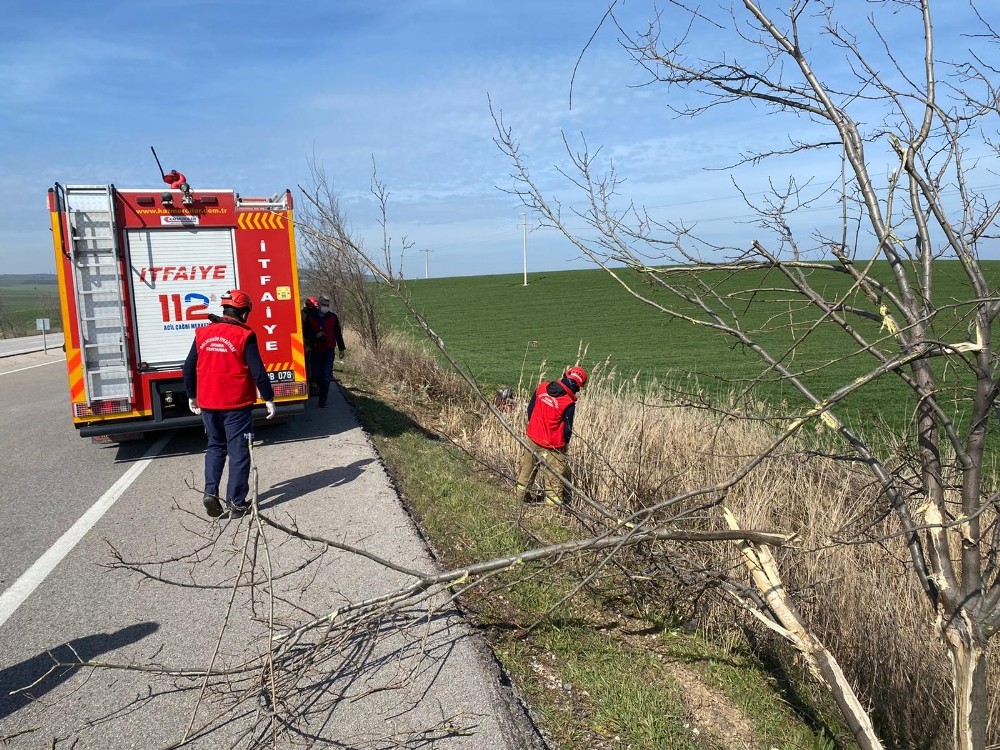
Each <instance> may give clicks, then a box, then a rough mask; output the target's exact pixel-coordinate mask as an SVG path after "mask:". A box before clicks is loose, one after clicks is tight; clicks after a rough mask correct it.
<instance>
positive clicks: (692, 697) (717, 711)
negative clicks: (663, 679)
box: [669, 662, 766, 750]
mask: <svg viewBox="0 0 1000 750" xmlns="http://www.w3.org/2000/svg"><path fill="white" fill-rule="evenodd" d="M669 668H670V673H671V675H673V677H674V679H675V680H677V684H678V685H680V687H681V694H682V696H683V700H684V706H685V708H686V709H687V714H688V718H689V721H690V723H691V732H692V734H694V735H695V736H696V737H697V738H698V740H699V741H700V742H702V743H705V744H707V745H717V746H718V747H724V748H728V749H729V750H766V749H761V748H759V746H758V745H756V744H755V743H754V741H753V735H754V732H753V725H752V724H751V723H750V720H749V719H748V718H747V716H746V714H744V713H743V711H742V709H740V708H739V706H737V705H735V704H734V703H733V702H732V701H730V700H729V699H728V698H726V697H725V696H724V695H722V694H720V693H718V692H716V691H714V690H712V689H711V688H710V687H708V686H707V685H705V683H704V682H702V680H701V678H700V677H699V676H698V674H697V673H696V672H695V671H694V670H692V669H690V668H689V667H687V666H685V665H683V664H679V663H676V662H675V663H673V664H670V665H669Z"/></svg>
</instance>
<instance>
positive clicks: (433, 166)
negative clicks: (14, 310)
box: [0, 0, 1000, 277]
mask: <svg viewBox="0 0 1000 750" xmlns="http://www.w3.org/2000/svg"><path fill="white" fill-rule="evenodd" d="M855 2H856V3H858V4H860V0H855ZM941 5H946V6H947V5H950V6H954V7H955V8H959V7H961V8H966V7H967V6H966V3H965V2H964V0H951V1H950V2H948V3H942V4H941ZM605 8H606V4H605V3H602V2H591V1H590V0H551V1H544V0H504V2H485V1H484V2H473V1H472V0H464V1H462V0H410V1H408V2H403V1H402V0H386V1H385V2H377V1H376V0H339V1H337V2H334V1H333V0H327V1H326V2H321V1H320V0H285V2H280V3H274V2H259V1H258V0H239V1H238V2H237V1H236V0H197V1H194V0H171V1H170V2H166V3H149V2H134V0H130V1H129V2H119V1H118V0H101V1H100V2H96V1H95V2H87V3H83V2H64V1H63V0H54V1H53V2H47V3H16V4H13V5H12V7H11V8H7V9H6V10H5V18H4V24H3V26H2V28H0V112H3V114H4V138H3V139H0V184H2V185H3V186H4V188H5V189H6V190H5V193H6V195H5V199H4V201H3V202H2V203H0V272H6V273H31V272H44V271H51V270H52V268H53V263H52V259H51V256H52V250H51V244H50V239H49V231H48V217H47V214H46V211H45V192H46V190H47V189H48V188H49V187H50V186H51V185H52V184H53V183H54V182H61V183H63V184H78V183H87V184H102V183H114V184H116V185H118V186H120V187H144V186H150V185H152V186H155V185H157V184H159V172H158V171H157V168H156V164H155V162H154V160H153V157H152V155H151V153H150V150H149V147H150V146H155V147H156V149H157V153H158V154H159V156H160V160H161V162H162V163H163V166H164V168H165V169H168V170H169V169H172V168H176V169H178V170H180V171H182V172H184V173H185V174H186V175H187V177H188V180H189V182H190V183H191V184H192V185H193V186H194V187H212V188H233V189H235V190H237V191H238V192H241V193H243V194H247V195H252V194H270V193H273V192H275V191H279V190H282V189H284V188H286V187H290V188H293V189H294V188H295V187H296V185H298V184H305V182H306V181H307V179H308V163H309V161H310V159H312V158H315V159H316V161H317V162H319V163H321V164H322V165H323V167H324V168H325V170H326V172H327V174H328V175H329V176H330V177H331V178H332V179H333V182H334V185H335V188H336V190H337V191H338V192H339V194H340V195H341V200H342V207H343V208H344V209H345V211H346V214H347V216H348V218H349V220H350V222H351V224H352V226H353V228H354V230H355V232H356V233H357V234H358V235H359V236H360V237H362V238H363V239H364V240H365V241H366V243H367V244H368V245H369V246H370V247H376V246H377V245H378V244H379V242H380V229H379V228H378V225H377V223H376V218H377V212H376V205H375V202H374V200H373V198H372V197H371V195H370V193H369V184H370V179H371V170H372V159H373V158H374V160H375V162H376V163H377V165H378V171H379V176H380V178H381V179H382V180H383V181H384V182H385V183H386V185H387V187H388V190H389V193H390V203H389V231H390V234H391V235H392V237H393V239H394V241H395V242H397V243H398V242H399V241H400V240H401V239H402V238H403V237H404V236H405V237H406V238H407V240H408V241H410V242H412V243H413V249H412V250H411V251H410V252H409V253H408V254H407V255H406V256H405V257H404V260H403V270H404V273H405V274H406V275H407V276H408V277H413V276H423V273H424V260H425V256H424V254H423V253H421V252H420V251H421V250H422V249H429V250H431V251H432V252H431V253H430V255H429V258H427V260H428V267H429V270H430V275H431V276H463V275H473V274H492V273H520V272H521V270H522V232H521V229H520V228H519V226H518V222H519V218H520V214H521V212H522V211H523V209H522V208H521V207H520V205H519V204H518V203H517V201H516V199H514V198H512V197H511V196H509V195H505V194H504V193H503V192H501V191H500V190H498V186H499V187H503V186H508V185H509V184H510V180H509V173H510V165H509V164H508V163H507V162H506V161H505V159H504V157H503V155H502V154H501V153H500V151H499V150H498V148H497V147H496V145H495V144H494V143H493V137H494V135H495V130H494V125H493V121H492V118H491V115H490V112H489V105H488V101H487V97H490V98H491V99H492V101H493V103H494V107H495V108H496V109H498V110H500V111H502V113H503V116H504V120H505V122H506V123H507V124H509V125H510V126H511V127H512V128H513V129H514V132H515V134H516V136H517V138H518V140H519V141H520V143H521V145H522V147H523V149H524V151H525V153H526V154H527V156H528V158H529V160H530V163H531V167H532V170H533V172H534V174H535V175H536V177H537V178H538V179H539V181H540V182H541V183H542V184H543V185H544V186H545V187H546V189H547V190H548V191H550V192H551V194H553V195H556V196H558V197H559V198H560V199H562V200H564V201H566V202H567V203H571V202H572V200H573V195H572V194H571V193H570V192H569V190H568V188H567V187H566V185H565V183H564V182H563V181H561V180H559V179H558V175H557V174H556V172H555V169H554V167H555V166H556V165H562V166H566V164H567V158H566V154H565V152H564V150H563V147H562V140H561V133H562V132H563V131H565V132H566V133H567V135H568V136H570V137H571V138H576V137H577V136H578V135H579V134H580V133H581V132H582V133H584V134H585V135H586V137H587V140H588V142H589V143H590V144H591V146H592V147H596V146H601V147H602V148H603V153H604V154H605V155H606V156H608V157H611V158H613V159H614V163H615V167H616V169H617V171H618V172H619V173H620V174H621V175H622V176H625V177H626V178H627V179H628V182H627V183H626V187H625V189H626V191H627V192H628V194H629V197H633V198H635V200H636V201H637V202H639V203H642V204H644V205H646V206H648V207H651V209H652V210H653V211H654V213H656V214H657V216H658V217H659V218H661V219H682V218H683V219H686V220H689V221H699V222H701V223H700V228H701V229H702V230H703V231H704V232H705V233H706V234H707V235H709V236H710V237H711V238H712V239H717V240H720V241H726V242H737V243H739V242H744V244H746V243H745V239H746V238H750V237H751V236H752V232H751V231H750V229H749V228H748V225H747V221H748V220H749V212H748V210H747V208H746V207H745V206H744V205H743V204H742V203H741V202H740V201H739V199H738V198H737V197H736V194H735V190H734V188H733V186H732V184H731V180H730V176H729V175H727V174H726V173H724V172H720V171H713V170H712V169H711V168H719V167H723V166H725V165H726V164H728V163H730V162H732V161H734V160H735V158H736V157H737V156H738V154H739V152H740V151H741V150H743V149H745V148H748V147H751V146H753V145H756V144H760V143H765V142H767V140H768V138H769V137H778V136H780V139H779V140H780V141H783V139H784V133H787V128H786V129H785V130H783V131H781V132H780V133H771V132H769V131H768V122H769V121H768V120H766V119H765V118H764V115H763V113H760V112H753V111H745V112H744V113H743V114H742V115H741V116H739V117H733V116H731V115H728V116H721V117H711V118H708V119H706V120H704V121H702V122H695V123H692V122H691V121H687V120H676V119H672V118H671V117H670V116H669V115H668V114H667V112H666V107H665V105H666V102H667V96H668V94H667V93H666V92H664V91H662V90H661V89H657V88H655V87H642V86H639V85H638V84H640V83H641V82H642V81H643V80H644V77H643V74H642V72H641V71H639V70H637V68H636V67H635V66H634V64H633V63H632V62H631V61H630V60H629V58H628V57H627V56H626V55H625V54H624V52H623V51H622V49H621V48H620V46H619V44H618V41H617V36H616V34H617V32H616V30H615V29H614V28H613V27H607V28H604V29H602V30H601V32H599V33H598V35H597V37H596V38H595V39H594V41H593V42H592V43H591V45H590V46H589V48H588V50H587V53H586V54H585V55H584V56H583V58H582V61H581V62H580V67H579V70H578V71H577V73H576V79H575V83H574V88H573V106H572V109H571V108H570V106H569V105H570V102H569V94H570V82H571V78H572V75H573V69H574V65H575V64H576V63H577V59H578V57H579V56H580V53H581V51H582V50H583V48H584V46H585V45H586V44H587V41H588V39H589V38H590V36H591V34H592V33H593V32H594V30H595V28H596V27H597V24H598V22H599V20H600V18H601V16H602V14H603V11H604V10H605ZM652 9H653V5H652V3H649V2H639V1H638V0H625V1H624V2H622V3H620V4H619V7H618V9H617V13H618V17H619V19H620V20H621V21H622V23H623V25H624V26H626V28H641V27H642V26H643V25H644V24H645V22H646V21H647V20H648V18H649V17H650V15H651V13H652V12H653V10H652ZM990 12H991V13H995V11H992V10H991V11H990ZM939 15H941V16H943V18H942V19H941V25H942V27H945V26H947V24H949V23H953V18H952V15H951V14H950V13H949V14H948V15H944V14H939ZM901 33H902V32H901ZM700 43H701V44H704V45H706V51H707V52H714V50H712V49H711V46H712V44H713V40H712V39H711V38H710V37H706V38H704V39H703V40H701V41H700ZM824 169H825V170H828V169H829V163H828V162H821V163H817V166H816V171H817V173H819V172H821V171H822V170H824ZM768 176H773V175H771V173H765V172H763V171H762V170H759V169H758V170H756V171H754V170H751V169H744V170H741V171H739V172H737V174H736V177H737V178H738V179H740V181H741V184H743V185H744V186H745V187H746V189H748V190H749V191H751V192H753V191H755V190H762V189H763V188H764V186H765V185H766V180H767V177H768ZM997 181H998V182H1000V178H998V179H997ZM813 218H814V219H815V220H817V221H819V220H821V219H820V217H819V215H818V214H814V215H813ZM740 238H743V239H740ZM397 252H398V251H397ZM528 255H529V260H528V268H529V273H530V272H532V271H542V270H561V269H567V268H578V267H583V266H584V265H585V263H584V262H583V261H582V260H581V259H580V258H578V253H577V252H576V251H575V250H574V249H573V248H572V247H571V246H570V245H569V243H568V242H566V240H564V239H562V238H560V237H559V236H558V235H556V233H554V232H552V231H551V230H539V231H533V232H531V233H530V234H529V236H528Z"/></svg>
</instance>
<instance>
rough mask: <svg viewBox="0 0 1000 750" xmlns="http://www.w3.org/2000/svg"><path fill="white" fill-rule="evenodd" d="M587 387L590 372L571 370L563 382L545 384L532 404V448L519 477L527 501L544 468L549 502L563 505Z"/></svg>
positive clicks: (524, 451)
mask: <svg viewBox="0 0 1000 750" xmlns="http://www.w3.org/2000/svg"><path fill="white" fill-rule="evenodd" d="M586 384H587V371H586V370H584V369H583V368H582V367H577V366H574V367H570V368H569V369H568V370H566V372H565V373H563V376H562V378H561V379H559V380H553V381H552V382H551V383H541V384H540V385H539V386H538V389H537V390H536V391H535V393H534V395H533V396H532V397H531V401H529V402H528V427H527V429H526V433H527V437H528V443H529V445H530V446H531V447H530V448H523V449H522V451H521V470H520V472H519V473H518V477H517V490H518V493H519V494H520V495H522V496H523V497H524V499H526V500H527V499H528V497H529V494H528V493H529V492H530V490H531V484H532V482H533V481H534V479H535V476H536V475H537V474H538V470H539V467H541V469H542V471H543V482H542V484H543V487H544V491H545V502H546V503H548V504H549V505H562V503H563V501H562V497H563V478H564V477H565V476H566V473H567V466H566V450H567V447H568V445H569V440H570V438H571V437H572V436H573V416H574V413H575V411H576V399H577V394H578V393H579V392H580V389H581V388H583V386H584V385H586ZM543 460H544V464H545V465H543Z"/></svg>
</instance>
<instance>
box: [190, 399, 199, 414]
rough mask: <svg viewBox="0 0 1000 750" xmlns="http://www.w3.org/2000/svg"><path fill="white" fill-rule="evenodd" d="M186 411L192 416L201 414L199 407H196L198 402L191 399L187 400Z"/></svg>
mask: <svg viewBox="0 0 1000 750" xmlns="http://www.w3.org/2000/svg"><path fill="white" fill-rule="evenodd" d="M188 409H190V410H191V413H192V414H201V407H200V406H198V402H197V401H195V400H194V399H193V398H189V399H188Z"/></svg>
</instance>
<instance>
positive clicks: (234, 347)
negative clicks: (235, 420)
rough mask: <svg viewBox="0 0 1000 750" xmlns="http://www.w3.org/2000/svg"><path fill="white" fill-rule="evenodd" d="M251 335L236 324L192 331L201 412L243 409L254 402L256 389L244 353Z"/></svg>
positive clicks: (230, 322)
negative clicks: (196, 352) (196, 351)
mask: <svg viewBox="0 0 1000 750" xmlns="http://www.w3.org/2000/svg"><path fill="white" fill-rule="evenodd" d="M252 335H253V331H252V330H250V328H249V327H247V326H245V325H243V324H242V323H239V322H237V321H227V322H225V323H212V324H211V325H207V326H203V327H202V328H196V329H195V332H194V341H195V346H197V347H198V406H200V407H201V408H202V409H243V408H245V407H247V406H251V405H253V404H255V403H256V402H257V386H256V385H255V384H254V379H253V376H252V375H251V374H250V368H249V367H248V366H247V360H246V354H245V350H246V345H247V340H248V339H249V338H250V337H251V336H252Z"/></svg>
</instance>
